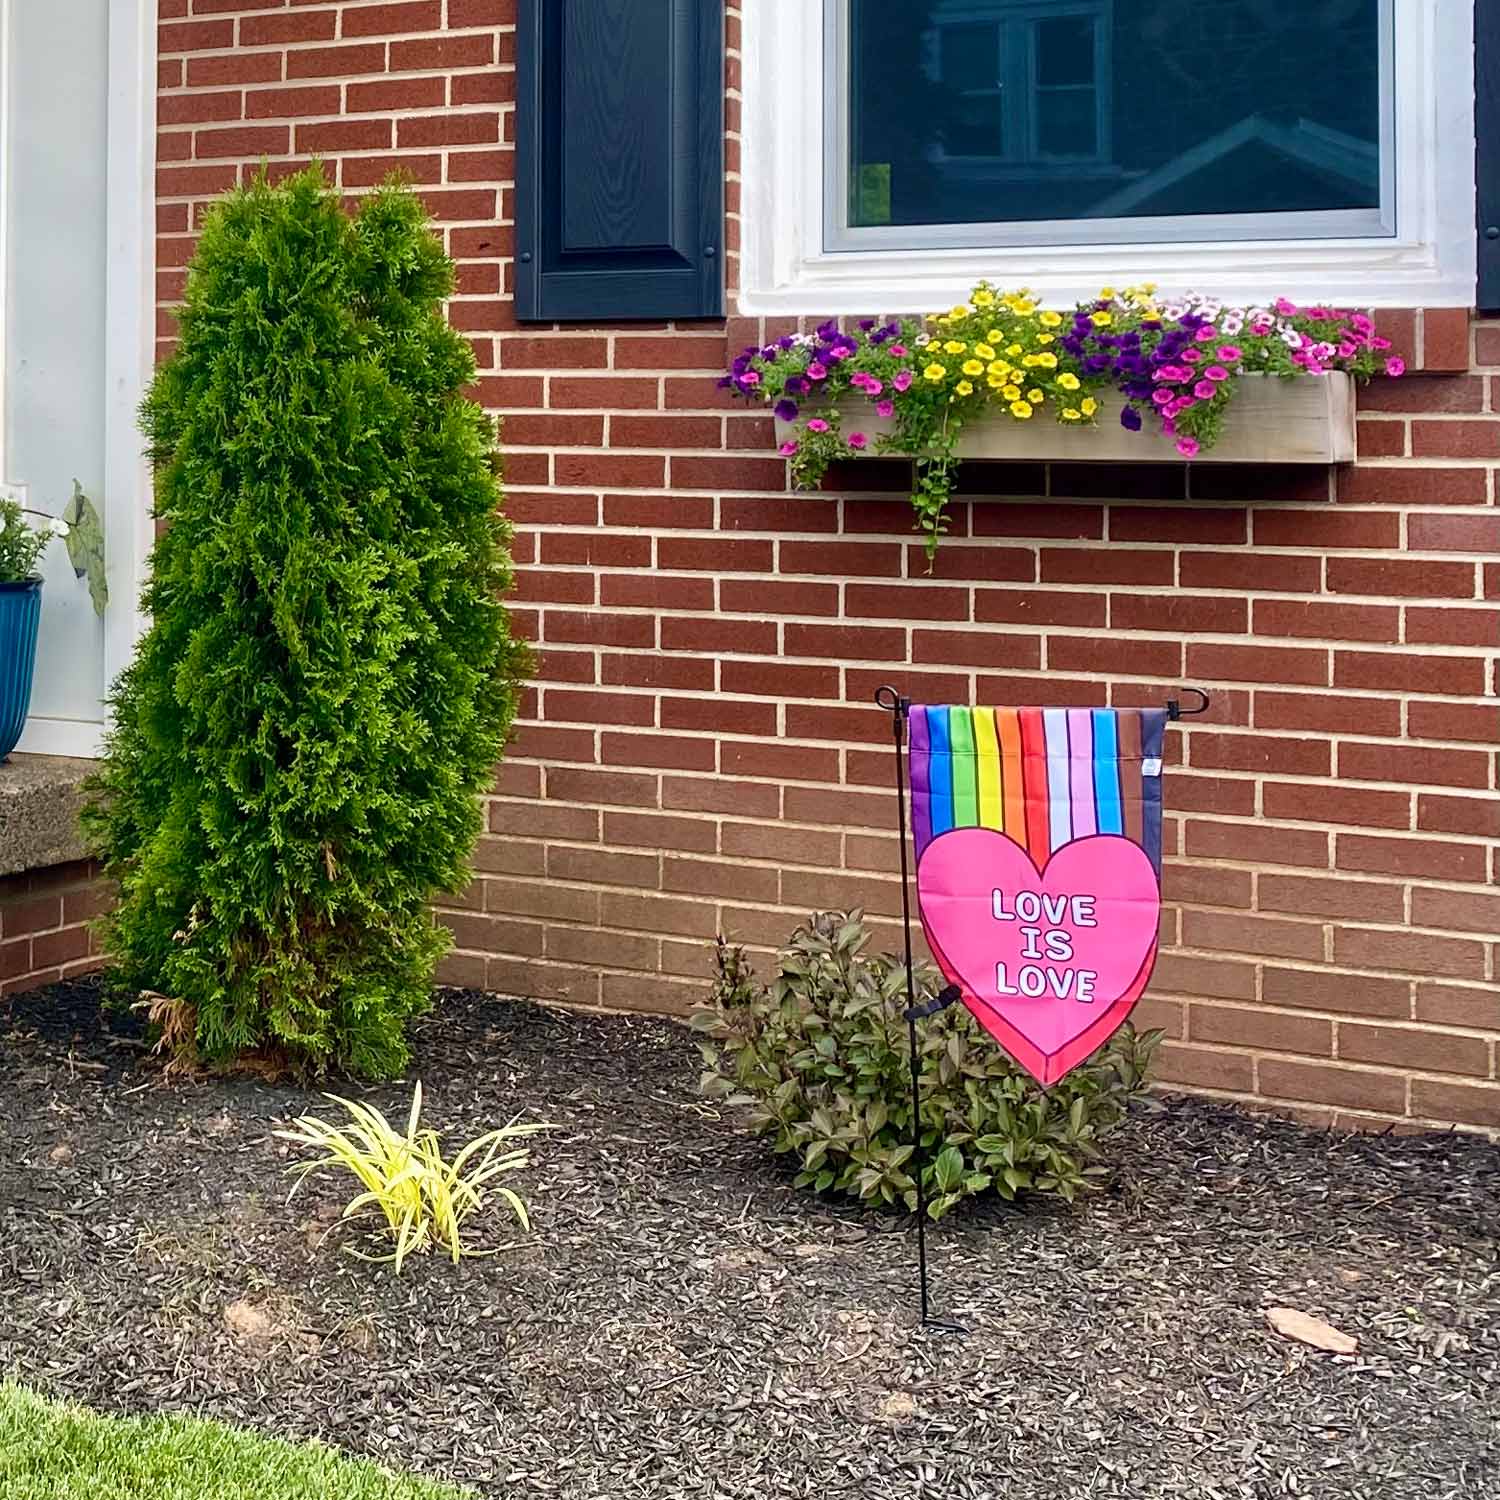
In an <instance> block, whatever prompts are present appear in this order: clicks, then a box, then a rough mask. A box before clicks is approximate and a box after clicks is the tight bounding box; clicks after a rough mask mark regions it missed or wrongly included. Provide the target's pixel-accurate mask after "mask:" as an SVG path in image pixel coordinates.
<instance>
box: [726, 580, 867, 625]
mask: <svg viewBox="0 0 1500 1500" xmlns="http://www.w3.org/2000/svg"><path fill="white" fill-rule="evenodd" d="M719 608H720V609H721V610H723V611H725V613H728V614H746V615H776V616H784V615H823V616H827V617H829V618H832V617H834V616H835V615H837V614H838V612H839V591H838V586H837V585H836V584H832V583H802V582H795V581H787V580H782V581H771V580H767V579H762V578H757V579H754V580H751V579H741V578H726V579H725V580H724V581H723V582H722V583H721V584H720V585H719ZM850 613H851V614H854V613H858V611H854V610H851V611H850Z"/></svg>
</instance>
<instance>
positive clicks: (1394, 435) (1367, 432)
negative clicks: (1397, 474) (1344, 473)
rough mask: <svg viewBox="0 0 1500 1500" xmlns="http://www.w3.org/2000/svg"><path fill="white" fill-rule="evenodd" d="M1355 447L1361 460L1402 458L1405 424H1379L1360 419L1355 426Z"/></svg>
mask: <svg viewBox="0 0 1500 1500" xmlns="http://www.w3.org/2000/svg"><path fill="white" fill-rule="evenodd" d="M1354 440H1355V446H1356V448H1357V450H1358V453H1359V456H1360V458H1362V459H1370V458H1404V457H1405V456H1406V423H1405V422H1381V421H1375V420H1373V419H1371V418H1369V417H1361V418H1360V419H1359V421H1358V422H1357V423H1356V424H1355V439H1354Z"/></svg>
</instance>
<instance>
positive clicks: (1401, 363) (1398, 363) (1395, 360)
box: [1385, 354, 1406, 377]
mask: <svg viewBox="0 0 1500 1500" xmlns="http://www.w3.org/2000/svg"><path fill="white" fill-rule="evenodd" d="M1385 373H1386V374H1387V375H1390V376H1393V377H1394V376H1401V375H1404V374H1406V361H1405V360H1404V359H1402V358H1401V357H1400V356H1399V355H1396V354H1393V355H1392V356H1391V357H1390V358H1389V359H1388V360H1386V362H1385Z"/></svg>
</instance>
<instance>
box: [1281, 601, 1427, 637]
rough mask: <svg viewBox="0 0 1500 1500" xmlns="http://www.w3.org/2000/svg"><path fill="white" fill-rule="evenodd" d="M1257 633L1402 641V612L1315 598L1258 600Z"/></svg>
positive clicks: (1391, 608)
mask: <svg viewBox="0 0 1500 1500" xmlns="http://www.w3.org/2000/svg"><path fill="white" fill-rule="evenodd" d="M1255 634H1256V635H1257V636H1260V637H1262V638H1264V637H1267V636H1277V635H1281V636H1298V637H1305V638H1308V639H1312V640H1335V641H1380V642H1389V643H1392V644H1394V643H1395V642H1396V641H1399V640H1400V639H1401V611H1400V609H1399V608H1398V607H1397V606H1395V605H1389V604H1385V605H1382V604H1329V603H1325V602H1323V601H1321V600H1314V599H1257V600H1256V601H1255Z"/></svg>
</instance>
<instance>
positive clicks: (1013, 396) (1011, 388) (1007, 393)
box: [1000, 385, 1021, 401]
mask: <svg viewBox="0 0 1500 1500" xmlns="http://www.w3.org/2000/svg"><path fill="white" fill-rule="evenodd" d="M1000 394H1001V395H1002V396H1004V397H1005V399H1006V400H1007V401H1019V400H1020V399H1021V387H1020V386H1018V385H1008V386H1005V387H1004V388H1003V389H1002V390H1001V392H1000Z"/></svg>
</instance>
